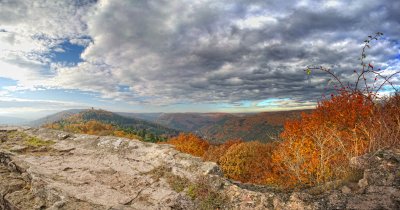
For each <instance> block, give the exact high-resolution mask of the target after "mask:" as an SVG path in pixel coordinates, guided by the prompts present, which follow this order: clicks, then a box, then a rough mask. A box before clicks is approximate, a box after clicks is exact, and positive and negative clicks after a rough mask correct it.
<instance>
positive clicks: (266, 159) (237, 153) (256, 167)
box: [219, 141, 273, 184]
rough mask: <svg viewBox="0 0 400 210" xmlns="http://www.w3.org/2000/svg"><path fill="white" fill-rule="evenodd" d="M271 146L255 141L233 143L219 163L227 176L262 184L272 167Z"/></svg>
mask: <svg viewBox="0 0 400 210" xmlns="http://www.w3.org/2000/svg"><path fill="white" fill-rule="evenodd" d="M272 148H273V146H272V144H263V143H260V142H257V141H253V142H246V143H240V144H234V145H233V146H231V147H230V148H229V149H228V151H227V152H226V153H225V155H223V156H222V157H221V158H220V160H219V163H220V166H221V168H222V170H223V172H224V175H225V176H226V177H228V178H231V179H235V180H239V181H241V182H251V183H257V184H263V183H265V176H266V175H267V174H268V173H270V170H271V168H272V167H271V151H272Z"/></svg>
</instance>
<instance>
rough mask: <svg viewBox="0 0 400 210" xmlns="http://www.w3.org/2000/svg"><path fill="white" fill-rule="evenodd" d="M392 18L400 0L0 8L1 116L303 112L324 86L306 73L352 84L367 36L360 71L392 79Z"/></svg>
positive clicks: (399, 40) (186, 0)
mask: <svg viewBox="0 0 400 210" xmlns="http://www.w3.org/2000/svg"><path fill="white" fill-rule="evenodd" d="M399 11H400V1H398V0H380V1H376V0H374V1H372V0H326V1H322V0H320V1H313V0H286V1H282V0H218V1H216V0H98V1H96V0H57V1H54V0H36V1H31V0H0V116H1V115H3V116H17V117H23V118H29V119H33V118H37V117H40V116H44V115H46V114H50V113H54V112H57V111H61V110H65V109H73V108H90V107H95V108H102V109H107V110H111V111H122V112H258V111H274V110H286V109H303V108H312V107H314V106H315V104H316V102H317V101H318V100H321V95H323V94H325V93H327V92H329V91H330V90H331V87H330V86H331V83H330V78H329V77H328V75H326V74H323V73H321V72H318V71H313V72H312V73H311V74H310V75H307V74H306V73H305V72H304V69H305V68H306V67H307V66H320V65H322V66H325V67H329V68H331V69H332V70H333V71H334V72H335V74H336V75H338V77H340V78H343V80H344V81H347V80H351V79H353V78H354V76H355V75H354V73H353V70H354V69H356V68H359V67H360V64H359V63H360V61H359V60H358V58H359V57H360V53H361V48H362V46H363V45H362V44H363V41H364V40H365V39H366V38H367V36H368V35H371V34H372V35H373V34H375V33H376V32H382V33H384V36H382V38H381V39H380V40H379V41H376V42H373V43H371V48H370V49H368V51H367V54H368V56H367V59H366V60H367V62H371V64H373V65H374V66H375V67H376V68H378V67H379V68H380V69H381V70H380V71H381V73H382V74H386V75H389V74H390V73H393V72H395V71H396V70H399V69H400V12H399ZM392 82H393V83H394V85H396V86H399V85H400V78H399V77H398V76H396V77H394V78H393V79H392ZM384 90H385V91H387V92H391V90H390V88H385V89H384Z"/></svg>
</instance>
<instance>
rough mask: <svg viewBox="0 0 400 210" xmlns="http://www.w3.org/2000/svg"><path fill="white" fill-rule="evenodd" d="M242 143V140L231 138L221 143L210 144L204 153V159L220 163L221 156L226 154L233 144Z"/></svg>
mask: <svg viewBox="0 0 400 210" xmlns="http://www.w3.org/2000/svg"><path fill="white" fill-rule="evenodd" d="M240 143H242V141H241V140H229V141H227V142H225V143H224V144H221V145H210V147H209V148H208V150H207V151H206V152H205V153H204V155H203V160H205V161H212V162H216V163H219V160H220V158H221V157H222V156H224V155H225V153H226V152H227V151H228V149H229V148H230V147H231V146H233V145H236V144H240Z"/></svg>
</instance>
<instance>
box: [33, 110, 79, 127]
mask: <svg viewBox="0 0 400 210" xmlns="http://www.w3.org/2000/svg"><path fill="white" fill-rule="evenodd" d="M82 111H84V109H69V110H65V111H62V112H57V113H55V114H52V115H48V116H46V117H43V118H40V119H37V120H34V121H31V122H29V123H28V125H30V126H33V127H40V126H42V125H43V124H48V123H54V122H57V121H60V120H63V119H66V118H68V117H70V116H72V115H74V114H77V113H79V112H82Z"/></svg>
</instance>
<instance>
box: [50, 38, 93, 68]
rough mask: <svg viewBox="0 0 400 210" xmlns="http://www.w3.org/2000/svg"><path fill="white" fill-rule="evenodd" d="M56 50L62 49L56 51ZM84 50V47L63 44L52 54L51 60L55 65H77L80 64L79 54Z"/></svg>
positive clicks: (67, 43) (66, 42) (67, 42)
mask: <svg viewBox="0 0 400 210" xmlns="http://www.w3.org/2000/svg"><path fill="white" fill-rule="evenodd" d="M56 49H62V50H63V51H58V50H56ZM83 50H85V47H84V46H81V45H77V44H71V43H70V42H69V41H65V42H63V43H62V44H61V45H59V46H58V47H57V48H55V49H54V50H53V52H52V56H51V60H52V61H53V62H57V63H75V64H76V63H79V62H82V61H83V60H82V58H81V54H82V52H83Z"/></svg>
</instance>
